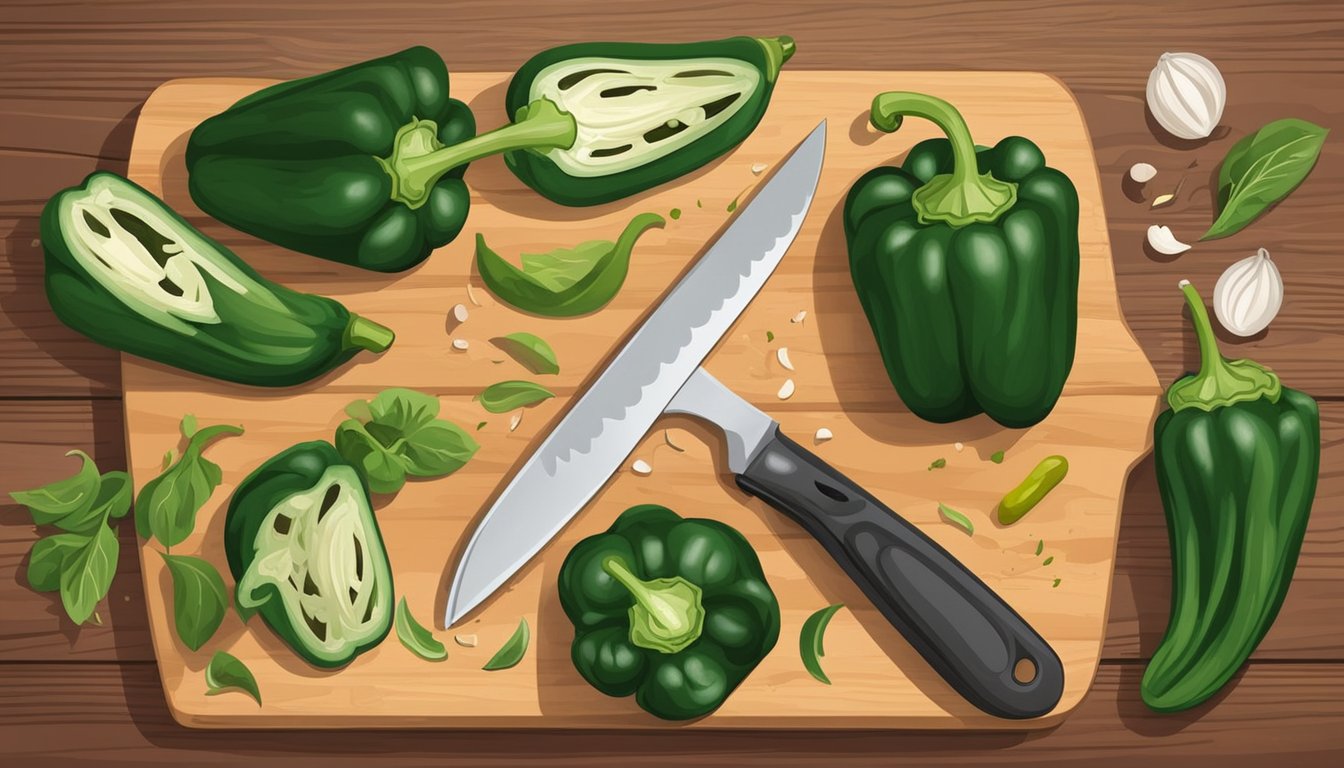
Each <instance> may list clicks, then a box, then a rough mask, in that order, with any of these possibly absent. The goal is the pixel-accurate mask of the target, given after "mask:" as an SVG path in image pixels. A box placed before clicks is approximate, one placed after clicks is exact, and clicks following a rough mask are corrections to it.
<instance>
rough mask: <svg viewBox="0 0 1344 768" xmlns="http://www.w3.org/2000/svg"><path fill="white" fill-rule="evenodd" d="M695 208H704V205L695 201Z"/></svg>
mask: <svg viewBox="0 0 1344 768" xmlns="http://www.w3.org/2000/svg"><path fill="white" fill-rule="evenodd" d="M695 207H696V208H704V207H705V204H704V203H702V202H700V201H699V200H696V201H695Z"/></svg>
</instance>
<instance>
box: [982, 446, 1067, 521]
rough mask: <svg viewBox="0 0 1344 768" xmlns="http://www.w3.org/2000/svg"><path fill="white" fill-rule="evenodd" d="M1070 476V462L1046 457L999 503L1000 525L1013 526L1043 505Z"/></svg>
mask: <svg viewBox="0 0 1344 768" xmlns="http://www.w3.org/2000/svg"><path fill="white" fill-rule="evenodd" d="M1067 474H1069V460H1068V459H1066V458H1064V457H1063V456H1046V457H1045V458H1044V459H1041V462H1040V463H1039V464H1037V465H1036V466H1035V467H1033V468H1032V470H1031V472H1029V473H1027V476H1026V477H1025V478H1023V479H1022V482H1020V483H1018V484H1017V487H1016V488H1014V489H1013V490H1011V491H1009V492H1008V493H1006V494H1004V497H1003V500H1002V501H1000V502H999V523H1000V524H1001V525H1012V524H1013V523H1016V522H1017V521H1018V520H1021V519H1022V516H1023V515H1025V514H1027V513H1028V512H1030V511H1031V510H1032V509H1033V508H1035V506H1036V505H1037V504H1039V503H1041V499H1044V498H1045V495H1046V494H1048V493H1050V491H1052V490H1054V488H1055V486H1056V485H1059V484H1060V482H1062V481H1063V480H1064V476H1065V475H1067Z"/></svg>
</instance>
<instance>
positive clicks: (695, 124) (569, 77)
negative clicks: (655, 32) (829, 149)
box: [504, 37, 794, 205]
mask: <svg viewBox="0 0 1344 768" xmlns="http://www.w3.org/2000/svg"><path fill="white" fill-rule="evenodd" d="M793 52H794V43H793V38H791V37H732V38H728V39H726V40H711V41H706V42H696V43H675V44H654V43H576V44H574V45H563V46H560V47H558V48H552V49H550V50H547V51H543V52H541V53H539V54H537V55H536V56H533V57H532V58H531V59H529V60H528V61H527V63H525V64H523V66H522V67H520V68H519V69H518V73H517V74H515V75H514V76H513V80H511V81H510V82H509V90H508V94H507V95H506V97H505V108H506V109H507V110H508V114H509V115H510V116H512V117H513V118H514V119H515V120H517V121H519V122H525V121H527V120H529V119H530V118H531V116H532V111H533V110H534V109H536V106H535V105H537V104H539V103H542V102H548V103H553V104H554V105H555V106H556V107H558V108H559V109H560V110H561V111H563V112H565V113H568V114H570V115H572V116H573V118H574V120H575V123H576V125H577V135H576V140H575V141H574V142H573V144H572V145H569V146H563V145H561V146H553V147H534V148H530V149H518V150H512V151H510V152H508V153H507V154H505V156H504V161H505V162H506V163H507V164H508V166H509V169H510V170H512V171H513V173H514V175H516V176H517V177H518V178H519V179H520V180H522V181H523V183H525V184H527V185H528V186H530V187H532V188H533V189H535V190H536V191H538V192H540V193H541V194H543V195H545V196H546V197H547V198H549V199H551V200H554V201H555V202H557V203H561V204H563V205H597V204H599V203H607V202H611V201H612V200H618V199H620V198H622V197H627V196H629V195H633V194H635V193H637V192H642V191H644V190H646V189H649V188H650V187H655V186H657V185H659V184H662V183H664V182H667V181H671V180H672V179H675V178H677V177H679V176H682V175H684V174H687V173H690V172H691V171H694V170H695V169H697V168H699V167H701V166H703V165H705V164H706V163H708V162H710V161H711V160H713V159H715V158H716V157H719V156H720V155H722V154H724V153H725V152H727V151H728V150H730V149H732V148H733V147H735V146H737V145H738V144H739V143H741V142H742V140H743V139H745V138H747V136H748V135H750V134H751V132H752V131H753V130H755V128H756V125H757V124H758V123H760V121H761V118H762V117H763V116H764V115H765V110H766V107H768V106H769V104H770V95H771V93H772V92H773V91H774V87H775V81H776V80H777V79H778V77H779V70H780V67H782V66H783V65H784V62H786V61H788V60H789V57H790V56H792V55H793Z"/></svg>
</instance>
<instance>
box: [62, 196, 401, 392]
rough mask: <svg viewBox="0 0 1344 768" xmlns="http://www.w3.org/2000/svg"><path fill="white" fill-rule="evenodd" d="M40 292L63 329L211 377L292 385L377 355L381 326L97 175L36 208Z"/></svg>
mask: <svg viewBox="0 0 1344 768" xmlns="http://www.w3.org/2000/svg"><path fill="white" fill-rule="evenodd" d="M41 230H42V247H43V249H44V250H45V251H46V287H47V299H48V300H49V301H50V302H51V308H52V309H53V310H55V312H56V316H57V317H59V318H60V319H61V321H62V322H64V323H65V324H66V325H68V326H70V327H71V328H74V329H75V330H77V331H79V332H80V333H82V334H84V335H85V336H88V337H89V338H91V339H93V340H94V341H96V342H98V343H100V344H105V345H107V346H109V347H112V348H114V349H119V350H122V351H124V352H129V353H131V354H133V355H139V356H141V357H145V358H148V359H150V360H155V361H158V362H160V363H165V364H167V365H171V366H175V367H177V368H182V369H184V370H188V371H192V372H194V373H200V374H204V375H206V376H211V377H214V378H217V379H225V380H227V381H236V382H240V383H243V384H255V385H259V386H268V387H285V386H292V385H295V384H302V383H303V382H306V381H308V380H310V379H313V378H316V377H318V376H320V375H322V374H324V373H327V372H328V371H330V370H332V369H333V368H335V367H337V366H338V365H341V364H342V363H344V362H345V361H347V360H349V359H350V358H351V357H354V356H355V355H356V354H357V353H359V352H360V350H365V349H367V350H371V351H374V352H381V351H383V350H384V349H387V347H388V346H389V345H390V344H391V343H392V339H393V334H392V331H391V330H389V329H387V328H385V327H383V326H381V325H379V324H377V323H375V322H372V321H371V320H367V319H365V318H363V317H360V316H359V315H355V314H351V313H350V312H349V311H348V310H347V309H346V308H345V307H344V306H342V305H341V304H340V303H339V302H337V301H334V300H332V299H328V298H324V297H321V296H313V295H310V294H306V293H298V292H296V291H292V290H290V289H288V288H286V287H284V286H282V285H277V284H275V283H272V282H270V281H268V280H266V279H265V278H264V277H262V276H261V275H259V274H257V273H256V271H254V270H253V269H252V268H251V267H249V266H248V265H247V264H246V263H244V262H243V261H242V260H241V259H239V258H238V257H237V256H235V255H234V254H233V253H232V252H231V251H230V250H229V249H228V248H225V247H224V246H223V245H220V244H219V243H217V242H215V241H214V240H211V239H210V238H208V237H206V236H205V235H203V234H201V233H200V232H198V231H197V230H196V229H195V228H194V227H192V226H191V225H190V224H188V223H187V222H186V221H185V220H183V218H182V217H181V216H178V215H177V214H176V213H175V212H173V211H172V209H170V208H169V207H168V206H166V205H164V203H163V201H161V200H159V199H158V198H157V197H155V196H154V195H152V194H150V193H149V192H147V191H145V190H144V189H141V188H140V187H139V186H137V185H135V184H133V183H132V182H130V181H127V180H126V179H124V178H122V177H120V176H117V175H116V174H112V173H103V172H98V173H94V174H93V175H91V176H89V177H88V178H87V179H85V180H84V183H83V184H82V185H80V186H78V187H71V188H70V189H66V190H62V191H61V192H58V193H57V194H56V195H55V196H53V197H52V198H51V200H50V201H49V202H48V203H47V205H46V207H45V208H44V209H43V210H42V224H41Z"/></svg>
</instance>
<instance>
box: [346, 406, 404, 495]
mask: <svg viewBox="0 0 1344 768" xmlns="http://www.w3.org/2000/svg"><path fill="white" fill-rule="evenodd" d="M335 444H336V452H337V453H339V454H341V458H343V459H345V460H346V461H348V462H350V463H351V464H352V465H354V467H355V468H356V469H358V470H359V473H360V474H361V475H363V476H364V480H365V482H367V483H368V484H369V490H371V491H373V492H374V493H396V492H397V491H400V490H401V487H402V486H403V485H405V484H406V465H405V464H403V463H402V461H401V459H400V458H398V457H397V456H396V455H395V454H393V453H392V452H391V451H389V450H388V449H387V447H386V446H384V445H383V444H382V443H380V442H379V441H378V440H377V439H375V438H374V437H373V435H370V434H369V433H368V431H367V430H365V429H364V425H363V424H360V423H359V422H358V421H355V420H354V419H346V420H345V421H343V422H341V424H340V426H338V427H337V428H336V443H335Z"/></svg>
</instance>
